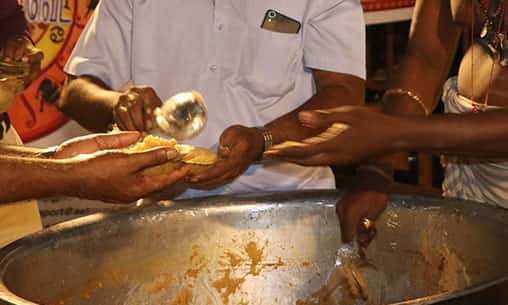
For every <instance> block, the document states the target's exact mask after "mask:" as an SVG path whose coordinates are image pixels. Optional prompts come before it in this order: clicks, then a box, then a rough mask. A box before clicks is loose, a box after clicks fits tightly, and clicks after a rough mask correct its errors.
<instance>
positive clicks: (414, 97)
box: [384, 88, 430, 116]
mask: <svg viewBox="0 0 508 305" xmlns="http://www.w3.org/2000/svg"><path fill="white" fill-rule="evenodd" d="M392 94H396V95H407V96H409V97H410V98H411V99H412V100H413V101H415V102H417V103H418V105H420V107H421V108H422V109H423V111H424V112H425V115H426V116H428V115H429V114H430V111H429V110H428V109H427V106H425V103H423V101H422V99H421V98H420V97H419V96H418V95H416V94H414V93H413V92H411V91H409V90H405V89H402V88H394V89H389V90H386V92H385V94H384V96H387V95H392Z"/></svg>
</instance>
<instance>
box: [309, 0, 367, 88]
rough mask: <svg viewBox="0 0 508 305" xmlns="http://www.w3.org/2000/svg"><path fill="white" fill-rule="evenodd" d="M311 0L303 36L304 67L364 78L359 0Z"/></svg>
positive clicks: (362, 26) (363, 31)
mask: <svg viewBox="0 0 508 305" xmlns="http://www.w3.org/2000/svg"><path fill="white" fill-rule="evenodd" d="M311 1H312V5H311V9H310V11H309V18H308V19H307V22H306V24H305V25H304V33H303V37H304V38H303V39H304V47H303V48H304V49H303V52H304V62H305V66H306V67H308V68H311V69H319V70H325V71H333V72H339V73H345V74H352V75H355V76H358V77H360V78H363V79H365V77H366V59H365V20H364V17H363V9H362V5H361V3H360V0H311Z"/></svg>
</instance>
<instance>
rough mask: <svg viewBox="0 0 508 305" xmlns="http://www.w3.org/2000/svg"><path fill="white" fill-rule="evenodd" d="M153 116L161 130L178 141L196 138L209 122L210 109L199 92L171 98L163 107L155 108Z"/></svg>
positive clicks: (180, 94)
mask: <svg viewBox="0 0 508 305" xmlns="http://www.w3.org/2000/svg"><path fill="white" fill-rule="evenodd" d="M153 114H154V117H155V122H156V124H157V126H158V127H159V129H160V130H161V131H162V132H163V133H164V134H166V135H168V136H171V137H173V138H175V139H177V140H187V139H191V138H194V137H196V136H197V135H198V134H199V133H200V132H201V131H202V130H203V128H204V127H205V126H206V123H207V121H208V109H207V107H206V104H205V101H204V99H203V97H202V96H201V94H200V93H199V92H197V91H190V92H182V93H178V94H176V95H174V96H172V97H170V98H169V99H168V100H166V102H164V104H163V105H162V106H161V107H157V108H155V110H154V111H153Z"/></svg>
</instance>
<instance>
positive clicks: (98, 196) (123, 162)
mask: <svg viewBox="0 0 508 305" xmlns="http://www.w3.org/2000/svg"><path fill="white" fill-rule="evenodd" d="M177 157H178V153H177V152H176V151H175V150H174V149H171V148H167V147H161V148H154V149H151V150H147V151H142V152H122V151H112V150H109V151H99V152H96V153H92V154H89V155H82V156H80V157H75V158H73V159H64V160H61V162H66V163H68V167H69V172H70V173H72V177H70V179H72V180H73V183H71V187H70V188H67V189H66V190H64V192H63V193H65V194H69V195H72V196H77V197H80V198H88V199H95V200H102V201H106V202H119V203H120V202H123V203H131V202H134V201H136V200H137V199H140V198H143V197H147V196H149V195H151V194H154V193H157V192H160V191H162V190H164V189H166V188H169V187H171V186H173V185H175V184H177V183H178V182H180V181H183V179H184V177H185V176H186V175H187V173H188V172H189V169H190V167H189V166H186V165H184V166H182V167H180V168H177V169H175V170H173V171H171V172H168V173H164V174H160V175H156V176H152V175H144V174H143V170H145V169H146V168H149V167H153V166H157V165H161V164H164V163H166V162H168V161H171V160H173V159H175V158H177Z"/></svg>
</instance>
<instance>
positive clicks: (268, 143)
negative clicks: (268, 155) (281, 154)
mask: <svg viewBox="0 0 508 305" xmlns="http://www.w3.org/2000/svg"><path fill="white" fill-rule="evenodd" d="M253 129H254V130H256V133H257V136H256V138H257V139H256V143H261V144H260V145H258V146H259V147H260V148H261V149H260V152H259V155H258V156H257V160H261V159H262V158H263V153H264V152H265V151H267V150H269V149H270V148H272V146H273V135H272V133H271V132H270V129H268V128H267V127H264V126H256V127H253Z"/></svg>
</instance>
